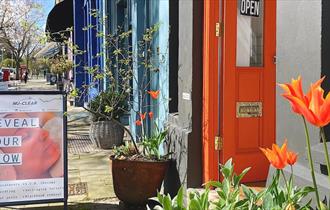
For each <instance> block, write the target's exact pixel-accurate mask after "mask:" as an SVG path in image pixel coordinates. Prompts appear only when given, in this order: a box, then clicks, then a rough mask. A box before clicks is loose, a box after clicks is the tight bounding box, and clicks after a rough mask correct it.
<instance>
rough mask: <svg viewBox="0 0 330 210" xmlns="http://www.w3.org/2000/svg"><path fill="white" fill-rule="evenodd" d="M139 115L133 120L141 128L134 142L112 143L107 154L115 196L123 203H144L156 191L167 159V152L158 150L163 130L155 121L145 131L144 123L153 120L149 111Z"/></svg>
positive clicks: (164, 133) (161, 179) (163, 134)
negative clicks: (112, 147)
mask: <svg viewBox="0 0 330 210" xmlns="http://www.w3.org/2000/svg"><path fill="white" fill-rule="evenodd" d="M147 115H148V116H147ZM139 116H140V119H139V120H137V121H136V122H135V124H136V125H137V126H138V128H139V129H140V131H141V132H140V133H141V135H140V136H138V137H137V138H138V139H139V141H138V143H135V142H134V141H132V142H128V143H127V144H125V145H122V146H120V147H116V148H115V149H114V154H113V155H112V156H111V157H110V159H111V166H112V177H113V185H114V190H115V193H116V196H117V197H118V198H119V200H121V201H122V202H124V204H127V205H133V206H145V205H146V203H147V202H148V199H149V198H151V197H153V196H155V195H156V194H157V191H159V190H160V187H161V184H162V182H163V180H164V177H165V174H166V171H167V169H168V167H169V162H170V161H169V158H168V154H162V152H161V148H162V144H163V142H164V141H166V139H167V130H166V129H164V130H160V129H159V128H158V126H157V124H156V123H155V124H154V129H153V131H152V133H151V134H147V132H145V131H146V130H145V125H146V124H148V123H149V124H150V123H151V122H153V121H155V120H156V119H154V117H153V112H149V113H146V112H145V113H140V114H139ZM148 121H149V122H148Z"/></svg>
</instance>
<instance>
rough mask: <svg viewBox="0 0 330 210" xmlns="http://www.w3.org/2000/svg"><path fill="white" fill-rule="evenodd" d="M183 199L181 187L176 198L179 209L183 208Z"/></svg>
mask: <svg viewBox="0 0 330 210" xmlns="http://www.w3.org/2000/svg"><path fill="white" fill-rule="evenodd" d="M183 198H184V196H183V186H181V187H180V189H179V191H178V194H177V196H176V202H177V205H178V207H179V208H183Z"/></svg>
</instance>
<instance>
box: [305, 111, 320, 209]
mask: <svg viewBox="0 0 330 210" xmlns="http://www.w3.org/2000/svg"><path fill="white" fill-rule="evenodd" d="M302 118H303V120H304V126H305V135H306V144H307V156H308V162H309V167H310V169H311V175H312V179H313V185H314V188H315V196H316V202H317V207H318V209H321V205H320V196H319V191H318V189H317V184H316V179H315V173H314V164H313V160H312V153H311V143H310V138H309V132H308V128H307V124H306V119H305V117H304V116H302Z"/></svg>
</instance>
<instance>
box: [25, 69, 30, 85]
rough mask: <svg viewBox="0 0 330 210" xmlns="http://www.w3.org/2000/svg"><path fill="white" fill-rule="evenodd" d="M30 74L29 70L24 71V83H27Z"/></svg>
mask: <svg viewBox="0 0 330 210" xmlns="http://www.w3.org/2000/svg"><path fill="white" fill-rule="evenodd" d="M28 76H29V72H28V71H27V70H26V71H25V72H24V83H25V84H26V83H27V80H28Z"/></svg>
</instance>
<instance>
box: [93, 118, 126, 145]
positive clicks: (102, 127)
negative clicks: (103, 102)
mask: <svg viewBox="0 0 330 210" xmlns="http://www.w3.org/2000/svg"><path fill="white" fill-rule="evenodd" d="M89 137H90V139H91V140H92V142H93V143H94V145H95V146H96V147H98V148H101V149H111V148H113V147H114V146H118V145H120V144H121V143H122V142H123V138H124V129H123V128H122V127H121V126H120V125H118V124H117V123H115V122H113V121H98V122H92V123H91V126H90V130H89Z"/></svg>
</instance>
